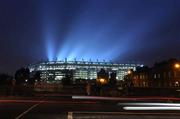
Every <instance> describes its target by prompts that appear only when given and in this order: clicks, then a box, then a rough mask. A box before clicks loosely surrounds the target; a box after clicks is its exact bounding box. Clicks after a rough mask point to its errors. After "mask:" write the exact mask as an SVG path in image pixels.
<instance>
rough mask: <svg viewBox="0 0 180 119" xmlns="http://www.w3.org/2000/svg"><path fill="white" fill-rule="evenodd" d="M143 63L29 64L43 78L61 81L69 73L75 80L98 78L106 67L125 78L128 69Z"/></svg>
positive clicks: (75, 62)
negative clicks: (99, 73) (98, 74)
mask: <svg viewBox="0 0 180 119" xmlns="http://www.w3.org/2000/svg"><path fill="white" fill-rule="evenodd" d="M137 66H142V65H141V64H120V63H113V62H105V61H104V62H99V61H97V62H92V61H67V60H65V61H46V62H40V63H36V64H33V65H30V66H29V69H30V72H31V73H33V72H37V71H39V72H40V73H41V79H43V80H46V81H49V80H53V81H61V80H62V79H63V78H64V77H65V76H66V75H67V73H68V75H71V76H72V78H73V80H76V79H96V78H97V72H99V71H100V70H101V69H105V70H106V71H108V72H109V73H111V72H115V73H116V74H117V77H116V79H117V80H123V78H124V76H125V75H127V72H128V70H130V69H133V70H136V67H137Z"/></svg>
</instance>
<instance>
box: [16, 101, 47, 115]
mask: <svg viewBox="0 0 180 119" xmlns="http://www.w3.org/2000/svg"><path fill="white" fill-rule="evenodd" d="M43 102H44V101H40V102H39V103H37V104H34V105H33V106H31V107H30V108H28V109H27V110H26V111H24V112H23V113H21V114H20V115H19V116H17V117H16V118H15V119H20V118H21V117H23V116H24V115H25V114H27V113H28V112H29V111H31V110H32V109H33V108H35V107H37V106H38V105H40V104H41V103H43Z"/></svg>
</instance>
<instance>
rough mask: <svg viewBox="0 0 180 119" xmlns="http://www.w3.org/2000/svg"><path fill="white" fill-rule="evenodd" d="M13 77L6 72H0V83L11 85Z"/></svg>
mask: <svg viewBox="0 0 180 119" xmlns="http://www.w3.org/2000/svg"><path fill="white" fill-rule="evenodd" d="M12 79H13V77H12V76H10V75H8V74H0V85H11V84H12V83H11V82H12Z"/></svg>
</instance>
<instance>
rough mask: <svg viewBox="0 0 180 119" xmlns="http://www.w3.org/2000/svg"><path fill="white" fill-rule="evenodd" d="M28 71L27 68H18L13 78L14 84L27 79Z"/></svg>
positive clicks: (21, 82) (22, 82)
mask: <svg viewBox="0 0 180 119" xmlns="http://www.w3.org/2000/svg"><path fill="white" fill-rule="evenodd" d="M29 77H30V71H29V69H28V68H20V69H19V70H17V71H16V73H15V80H16V84H18V85H19V84H24V83H25V82H26V81H28V80H29Z"/></svg>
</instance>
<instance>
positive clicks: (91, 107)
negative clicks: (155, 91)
mask: <svg viewBox="0 0 180 119" xmlns="http://www.w3.org/2000/svg"><path fill="white" fill-rule="evenodd" d="M154 98H155V97H154ZM154 98H152V97H151V98H150V97H149V98H132V97H130V98H128V97H126V98H113V97H111V98H109V97H96V96H73V97H72V96H43V97H28V98H27V97H26V98H23V97H21V98H15V99H13V97H11V98H7V99H6V98H4V99H2V98H0V119H120V118H121V119H139V118H141V119H157V118H160V119H179V118H180V103H179V102H176V103H173V101H174V100H176V101H177V100H179V98H174V100H173V101H172V102H170V103H168V102H169V100H168V101H167V102H166V101H165V100H166V98H160V97H159V98H158V97H156V98H158V99H162V101H160V100H158V102H155V101H154V100H153V99H154ZM172 99H173V98H172ZM162 102H163V103H162ZM144 107H146V108H144ZM168 107H170V108H168ZM141 108H143V109H141ZM149 108H150V109H149Z"/></svg>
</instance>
